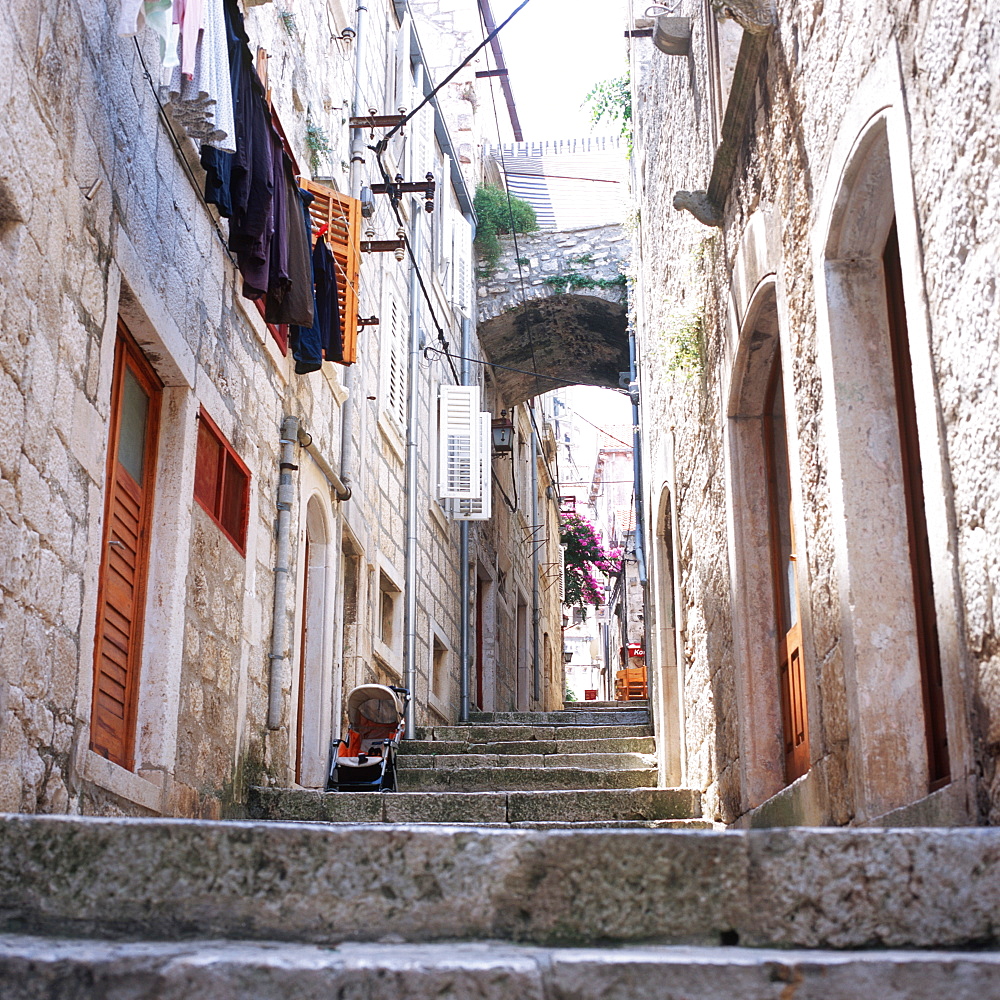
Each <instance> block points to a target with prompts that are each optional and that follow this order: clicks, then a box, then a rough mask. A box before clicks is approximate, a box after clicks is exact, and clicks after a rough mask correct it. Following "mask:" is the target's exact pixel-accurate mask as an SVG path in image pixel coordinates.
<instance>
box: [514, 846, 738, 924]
mask: <svg viewBox="0 0 1000 1000" xmlns="http://www.w3.org/2000/svg"><path fill="white" fill-rule="evenodd" d="M525 834H527V831H525ZM519 860H520V864H519V866H518V868H517V870H516V871H515V872H512V873H511V875H510V877H508V878H506V879H504V881H503V884H502V886H500V887H498V891H497V897H496V898H497V907H498V920H499V921H500V930H501V934H502V936H503V937H510V938H512V939H515V940H527V941H534V942H538V943H546V944H557V943H558V944H579V943H583V942H584V941H594V940H605V941H612V940H614V941H630V940H631V941H638V940H647V941H657V940H659V941H671V942H674V943H681V942H684V943H692V944H693V943H703V944H717V943H718V941H719V937H720V934H721V933H723V932H725V931H728V930H730V929H731V928H734V927H737V926H740V925H741V924H742V923H743V922H744V921H745V920H746V918H747V909H746V875H747V872H746V852H745V849H744V844H743V843H741V841H740V839H739V838H738V837H733V836H729V835H726V834H716V833H710V832H702V831H684V832H677V833H667V832H666V831H648V830H609V831H606V832H604V831H587V832H583V831H568V830H549V831H538V832H535V833H532V834H531V836H530V839H528V840H526V841H525V843H524V844H523V845H522V848H521V850H520V852H519ZM709 887H711V888H709ZM706 890H707V891H706Z"/></svg>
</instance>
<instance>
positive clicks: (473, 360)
mask: <svg viewBox="0 0 1000 1000" xmlns="http://www.w3.org/2000/svg"><path fill="white" fill-rule="evenodd" d="M429 351H432V352H433V353H435V354H443V355H444V356H445V357H446V358H452V359H453V360H455V361H469V362H471V363H472V364H474V365H482V366H483V367H484V368H499V369H500V370H501V371H505V372H515V373H516V374H518V375H531V376H532V377H533V378H536V379H539V378H542V379H545V380H546V381H548V382H558V383H559V385H579V384H580V383H579V380H577V379H566V378H557V377H556V376H555V375H542V374H541V372H532V371H528V370H527V369H526V368H512V367H511V366H510V365H501V364H498V363H497V362H495V361H480V360H479V358H467V357H465V356H464V355H462V354H450V353H448V352H447V351H443V350H441V348H439V347H425V348H424V354H425V355H426V354H427V353H428V352H429ZM545 391H546V392H549V391H550V390H548V389H546V390H545ZM611 391H612V392H620V393H621V394H622V395H623V396H627V395H628V393H627V392H626V391H625V390H624V389H612V390H611Z"/></svg>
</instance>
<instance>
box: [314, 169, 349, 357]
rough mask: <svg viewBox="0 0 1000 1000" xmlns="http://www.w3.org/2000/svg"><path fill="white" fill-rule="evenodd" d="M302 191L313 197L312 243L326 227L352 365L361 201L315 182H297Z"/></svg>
mask: <svg viewBox="0 0 1000 1000" xmlns="http://www.w3.org/2000/svg"><path fill="white" fill-rule="evenodd" d="M299 185H300V187H301V188H302V190H303V191H308V192H309V193H310V194H311V195H312V196H313V202H312V204H311V205H310V206H309V213H310V215H311V216H312V237H313V243H315V242H316V236H317V234H318V233H319V231H320V229H321V228H322V227H323V226H328V227H329V228H328V229H327V231H326V241H327V244H328V246H329V247H330V250H331V251H332V252H333V258H334V260H335V261H336V268H337V297H338V299H339V300H340V333H341V336H342V337H343V342H344V358H343V360H342V361H341V362H340V363H341V364H344V365H352V364H354V362H355V361H357V360H358V272H359V270H360V265H361V202H360V201H358V199H357V198H352V197H351V196H350V195H346V194H340V193H339V192H337V191H334V190H332V189H331V188H328V187H324V186H323V185H322V184H317V183H316V182H315V181H310V180H306V179H305V178H304V177H303V178H302V179H301V180H300V181H299Z"/></svg>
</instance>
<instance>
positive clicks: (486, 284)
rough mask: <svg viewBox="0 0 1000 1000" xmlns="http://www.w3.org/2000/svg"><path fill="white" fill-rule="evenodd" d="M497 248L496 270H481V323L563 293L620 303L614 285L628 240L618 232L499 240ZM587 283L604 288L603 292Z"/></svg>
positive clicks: (622, 268)
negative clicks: (529, 302)
mask: <svg viewBox="0 0 1000 1000" xmlns="http://www.w3.org/2000/svg"><path fill="white" fill-rule="evenodd" d="M500 246H501V252H500V258H499V260H498V261H497V263H496V266H495V267H487V266H486V265H485V264H483V263H481V264H480V269H481V270H482V271H483V272H484V274H483V277H482V279H481V280H480V283H479V290H478V296H479V321H480V323H482V322H484V321H485V320H488V319H493V318H494V317H496V316H499V315H500V314H501V313H504V312H506V311H507V310H508V309H512V308H514V307H515V306H517V305H520V304H521V303H522V302H524V301H530V300H533V299H538V298H544V297H545V296H548V295H557V294H560V293H562V292H567V291H577V292H582V293H584V294H586V295H593V296H595V297H597V298H603V299H607V300H608V301H610V302H620V301H621V300H622V298H623V297H624V288H623V287H622V285H621V284H616V282H620V279H621V276H622V275H623V274H624V273H625V270H626V268H627V266H628V255H629V242H628V237H627V236H626V235H625V233H623V232H622V227H621V226H595V227H593V228H587V229H570V230H567V231H565V232H556V233H547V232H546V233H520V234H519V235H518V236H517V237H513V236H502V237H500ZM519 261H520V266H518V262H519ZM574 279H576V280H575V281H574ZM522 282H523V287H522ZM591 282H595V283H596V282H606V283H609V284H608V287H603V288H602V287H600V285H599V284H591Z"/></svg>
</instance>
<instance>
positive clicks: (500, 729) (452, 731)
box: [403, 724, 653, 746]
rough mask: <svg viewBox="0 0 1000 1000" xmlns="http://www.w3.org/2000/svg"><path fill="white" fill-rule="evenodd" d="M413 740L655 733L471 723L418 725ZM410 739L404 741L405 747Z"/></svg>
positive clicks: (515, 739) (581, 737) (614, 728)
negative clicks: (422, 726)
mask: <svg viewBox="0 0 1000 1000" xmlns="http://www.w3.org/2000/svg"><path fill="white" fill-rule="evenodd" d="M413 735H414V741H413V742H425V741H427V740H433V741H435V742H437V741H439V740H442V741H447V742H461V743H501V742H515V743H523V742H528V741H531V740H556V741H559V742H562V741H564V740H612V739H636V738H643V739H648V738H651V737H652V735H653V730H652V727H651V726H649V725H629V726H529V725H525V724H520V725H503V726H500V725H497V726H493V725H478V724H477V725H470V726H433V727H429V728H428V727H424V728H417V730H416V731H415V732H414V734H413ZM409 742H410V741H409V740H404V741H403V746H406V745H407V744H408V743H409Z"/></svg>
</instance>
